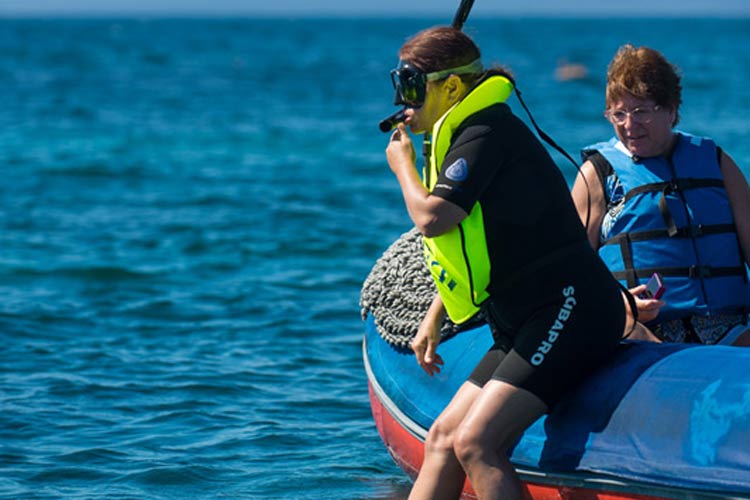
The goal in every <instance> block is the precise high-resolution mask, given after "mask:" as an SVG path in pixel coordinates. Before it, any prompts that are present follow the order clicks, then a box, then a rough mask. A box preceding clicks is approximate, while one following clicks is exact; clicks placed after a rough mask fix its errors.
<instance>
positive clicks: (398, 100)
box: [391, 59, 482, 108]
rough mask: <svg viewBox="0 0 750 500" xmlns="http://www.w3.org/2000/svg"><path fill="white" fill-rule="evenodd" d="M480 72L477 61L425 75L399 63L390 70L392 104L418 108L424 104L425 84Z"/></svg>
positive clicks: (480, 67) (480, 66)
mask: <svg viewBox="0 0 750 500" xmlns="http://www.w3.org/2000/svg"><path fill="white" fill-rule="evenodd" d="M481 71H482V61H481V60H479V59H477V60H475V61H472V62H471V63H469V64H466V65H464V66H460V67H458V68H451V69H444V70H442V71H435V72H433V73H425V72H423V71H421V70H420V69H419V68H417V67H415V66H413V65H412V64H411V63H409V62H408V61H399V64H398V66H397V67H396V68H395V69H392V70H391V83H392V84H393V88H394V89H395V90H396V96H395V97H394V99H393V104H396V105H399V104H402V105H404V106H408V107H410V108H419V107H421V106H422V104H424V99H425V95H426V94H427V82H434V81H436V80H442V79H443V78H446V77H448V76H450V75H464V74H469V73H479V72H481Z"/></svg>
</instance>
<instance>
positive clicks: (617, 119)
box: [604, 104, 663, 125]
mask: <svg viewBox="0 0 750 500" xmlns="http://www.w3.org/2000/svg"><path fill="white" fill-rule="evenodd" d="M662 110H663V108H662V107H661V106H659V105H658V104H657V105H656V106H651V107H643V108H635V109H633V110H631V111H626V110H624V109H617V110H614V111H611V110H609V109H607V110H605V111H604V116H606V117H607V119H609V121H611V122H612V123H614V124H615V125H625V122H626V121H627V119H628V116H629V117H630V119H631V120H633V122H635V123H640V124H642V125H645V124H648V123H651V120H653V119H654V115H655V114H656V113H658V112H659V111H662Z"/></svg>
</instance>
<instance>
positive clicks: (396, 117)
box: [380, 108, 406, 133]
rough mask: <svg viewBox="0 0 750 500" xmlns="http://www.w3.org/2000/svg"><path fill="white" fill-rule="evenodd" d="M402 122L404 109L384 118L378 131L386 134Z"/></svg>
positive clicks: (404, 117)
mask: <svg viewBox="0 0 750 500" xmlns="http://www.w3.org/2000/svg"><path fill="white" fill-rule="evenodd" d="M404 120H406V108H403V109H399V110H398V111H396V112H395V113H393V114H392V115H391V116H389V117H388V118H384V119H383V120H382V121H381V122H380V131H381V132H385V133H388V132H390V131H391V130H393V129H394V128H396V126H397V125H398V124H399V123H401V122H403V121H404Z"/></svg>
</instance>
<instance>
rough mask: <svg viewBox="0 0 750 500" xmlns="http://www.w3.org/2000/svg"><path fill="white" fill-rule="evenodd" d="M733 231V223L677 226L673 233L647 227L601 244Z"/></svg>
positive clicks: (691, 236)
mask: <svg viewBox="0 0 750 500" xmlns="http://www.w3.org/2000/svg"><path fill="white" fill-rule="evenodd" d="M734 231H735V228H734V225H733V224H710V225H703V224H698V225H697V226H685V227H680V228H677V231H676V232H674V234H670V233H669V231H668V230H667V229H649V230H646V231H631V232H629V233H621V234H618V235H616V236H613V237H611V238H609V239H608V240H606V241H604V242H603V243H602V244H601V246H605V245H620V244H621V243H620V240H622V239H624V238H626V237H627V239H628V240H629V241H648V240H656V239H659V238H670V237H671V238H700V237H701V236H707V235H712V234H722V233H733V232H734Z"/></svg>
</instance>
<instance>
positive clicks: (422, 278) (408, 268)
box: [359, 228, 458, 348]
mask: <svg viewBox="0 0 750 500" xmlns="http://www.w3.org/2000/svg"><path fill="white" fill-rule="evenodd" d="M423 252H424V250H423V247H422V235H421V234H420V233H419V231H417V229H416V228H413V229H412V230H411V231H408V232H406V233H404V234H402V235H401V236H400V237H399V239H397V240H396V241H395V242H394V243H393V244H391V246H390V247H388V249H387V250H386V251H385V252H384V253H383V255H382V256H381V257H380V258H379V259H378V260H377V261H376V262H375V266H373V268H372V270H371V271H370V274H369V275H368V276H367V279H365V282H364V284H363V285H362V292H361V294H360V299H359V305H360V308H361V312H362V319H365V318H367V315H368V313H369V314H372V316H373V318H374V319H375V326H376V328H377V330H378V333H380V335H381V336H382V337H383V338H384V339H385V340H386V341H387V342H388V343H389V344H391V345H394V346H396V347H401V348H407V347H409V342H411V339H412V338H413V337H414V335H416V333H417V329H418V328H419V324H420V323H421V321H422V318H423V317H424V315H425V313H427V309H429V307H430V304H431V303H432V300H433V298H434V297H435V294H436V293H437V288H436V287H435V284H434V283H433V281H432V277H431V276H430V273H429V271H428V269H427V266H426V265H425V262H424V257H423ZM457 331H458V327H457V326H456V325H455V323H453V322H452V321H450V319H448V318H447V317H446V319H445V321H444V322H443V326H442V328H441V336H442V338H447V337H449V336H451V335H454V334H455V333H457Z"/></svg>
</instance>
